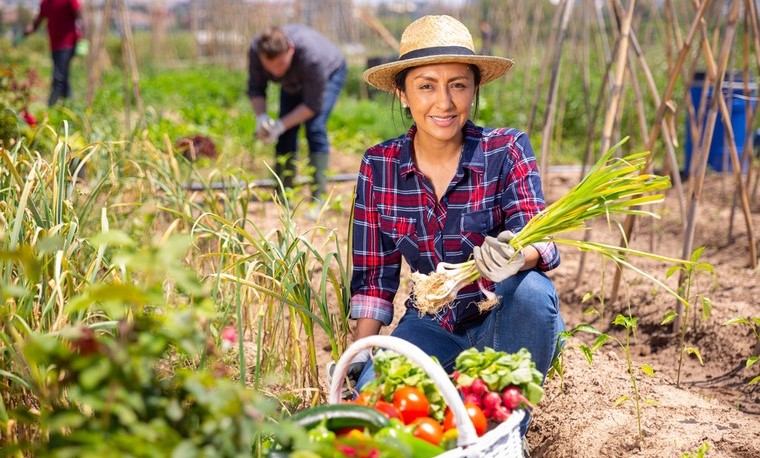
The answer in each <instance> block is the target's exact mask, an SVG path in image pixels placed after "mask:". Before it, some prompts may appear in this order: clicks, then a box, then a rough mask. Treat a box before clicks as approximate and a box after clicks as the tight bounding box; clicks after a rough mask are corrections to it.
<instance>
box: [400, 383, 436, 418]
mask: <svg viewBox="0 0 760 458" xmlns="http://www.w3.org/2000/svg"><path fill="white" fill-rule="evenodd" d="M393 405H394V406H395V407H396V408H397V409H398V410H399V412H401V418H403V420H404V424H405V425H408V424H410V423H411V422H413V421H414V420H415V419H417V418H419V417H427V416H428V411H429V410H430V403H429V402H428V400H427V398H426V397H425V393H423V392H422V391H421V390H420V389H418V388H415V387H412V386H402V387H401V388H399V389H397V390H396V392H395V393H393Z"/></svg>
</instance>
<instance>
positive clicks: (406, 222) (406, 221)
mask: <svg viewBox="0 0 760 458" xmlns="http://www.w3.org/2000/svg"><path fill="white" fill-rule="evenodd" d="M380 231H381V232H382V233H383V235H385V236H386V237H388V238H389V239H391V240H392V241H393V243H394V244H395V245H396V248H397V249H398V250H399V252H400V253H401V255H402V256H404V258H406V261H407V262H408V263H409V265H410V266H416V262H417V261H418V260H419V258H420V247H419V245H418V244H417V220H416V219H414V218H408V217H404V216H388V215H380Z"/></svg>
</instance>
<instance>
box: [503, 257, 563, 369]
mask: <svg viewBox="0 0 760 458" xmlns="http://www.w3.org/2000/svg"><path fill="white" fill-rule="evenodd" d="M495 292H496V294H497V295H498V296H500V297H501V301H500V304H499V305H498V306H497V309H495V310H494V312H495V315H496V316H495V318H494V320H495V321H496V323H495V329H494V332H495V333H496V334H495V335H494V341H495V344H496V345H497V346H499V347H501V349H503V350H505V351H508V352H510V353H513V352H516V351H518V350H519V349H520V348H523V347H525V348H527V349H528V351H530V353H531V356H532V358H533V361H534V362H535V363H536V368H537V369H538V370H539V371H541V373H542V374H544V375H545V374H546V372H547V371H548V370H549V367H550V365H551V362H552V359H553V358H554V355H555V353H556V348H557V346H556V342H557V335H558V334H559V332H560V331H561V330H563V329H564V321H563V320H562V316H561V315H560V314H559V300H558V298H557V292H556V290H555V289H554V285H553V284H552V282H551V280H550V279H549V278H548V277H547V276H546V275H545V274H544V273H543V272H539V271H537V270H529V271H525V272H520V273H518V274H517V275H515V276H513V277H510V278H508V279H506V280H504V281H503V282H501V283H500V284H498V285H496V290H495Z"/></svg>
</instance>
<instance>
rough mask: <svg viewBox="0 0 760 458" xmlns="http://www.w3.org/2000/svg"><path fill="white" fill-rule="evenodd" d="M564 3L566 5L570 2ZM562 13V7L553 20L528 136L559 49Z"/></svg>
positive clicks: (531, 113) (529, 117)
mask: <svg viewBox="0 0 760 458" xmlns="http://www.w3.org/2000/svg"><path fill="white" fill-rule="evenodd" d="M562 1H563V3H564V2H567V1H568V0H562ZM572 1H573V0H570V2H571V3H572ZM562 11H563V8H562V5H560V6H558V7H557V9H556V10H555V11H554V18H553V19H552V31H551V33H550V34H549V41H548V43H547V44H548V49H546V52H545V53H544V60H543V62H542V63H541V75H540V76H539V77H538V83H537V84H536V89H535V93H534V94H533V104H532V105H531V108H530V115H529V116H528V125H527V127H526V128H525V133H527V134H528V135H530V133H531V132H533V122H534V121H535V119H536V109H537V108H538V103H539V100H540V99H541V93H542V92H543V89H544V88H543V85H544V79H545V78H546V70H547V69H548V68H549V62H550V60H551V58H552V55H554V53H555V49H556V48H557V36H558V35H559V24H560V20H561V18H562Z"/></svg>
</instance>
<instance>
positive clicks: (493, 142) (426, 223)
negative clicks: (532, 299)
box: [351, 121, 560, 331]
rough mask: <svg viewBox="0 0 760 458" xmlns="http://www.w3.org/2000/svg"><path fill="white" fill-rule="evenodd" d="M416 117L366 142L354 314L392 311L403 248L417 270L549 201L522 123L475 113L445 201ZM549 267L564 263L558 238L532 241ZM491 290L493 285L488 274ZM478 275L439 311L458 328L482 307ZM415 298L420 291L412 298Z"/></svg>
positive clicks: (410, 303)
mask: <svg viewBox="0 0 760 458" xmlns="http://www.w3.org/2000/svg"><path fill="white" fill-rule="evenodd" d="M416 132H417V128H416V126H414V125H413V126H412V127H411V129H410V130H409V131H408V132H407V133H406V134H405V135H402V136H400V137H398V138H395V139H393V140H389V141H386V142H384V143H381V144H379V145H376V146H373V147H372V148H370V149H368V150H367V151H366V152H365V154H364V158H363V159H362V163H361V167H360V170H359V178H358V182H357V187H356V196H355V213H354V222H353V274H352V279H351V294H352V297H351V318H353V319H358V318H374V319H376V320H379V321H380V322H382V323H383V324H384V325H388V324H390V323H391V321H392V319H393V299H394V297H395V295H396V292H397V290H398V287H399V281H400V278H399V277H400V272H401V260H402V258H403V259H405V260H406V262H407V263H408V264H409V266H410V267H411V269H412V271H419V272H421V273H425V274H427V273H430V272H432V271H434V270H435V268H436V266H437V265H438V263H439V262H442V261H445V262H449V263H461V262H464V261H467V260H468V259H469V258H471V255H472V250H473V248H474V247H475V246H479V245H481V244H482V243H483V241H484V239H485V237H486V236H487V235H491V236H496V235H497V234H498V233H499V232H501V231H503V230H506V229H509V230H511V231H512V232H515V233H516V232H519V231H520V229H522V228H523V227H524V226H525V224H526V223H527V222H528V221H529V220H530V219H531V218H532V217H533V216H534V215H536V214H537V213H539V212H540V211H541V210H542V209H544V208H545V206H546V203H545V201H544V197H543V193H542V191H541V179H540V177H539V173H538V168H537V166H536V158H535V155H534V154H533V150H532V149H531V146H530V143H529V141H528V137H527V135H526V134H525V133H524V132H521V131H519V130H516V129H511V128H499V129H489V128H482V127H479V126H476V125H475V124H473V123H472V122H471V121H469V122H468V123H467V124H466V125H465V127H464V133H465V138H464V145H463V148H462V155H461V158H460V161H459V165H458V167H457V172H456V174H455V175H454V178H453V179H452V181H451V183H450V184H449V186H448V188H447V189H446V192H445V194H444V196H443V197H442V198H441V200H440V201H439V200H438V199H437V198H436V195H435V192H434V191H433V189H432V187H431V186H430V184H429V183H428V181H427V180H426V179H425V178H424V176H423V175H422V174H421V173H420V171H419V170H418V169H417V167H416V166H415V164H414V161H413V158H412V145H413V139H414V136H415V134H416ZM534 247H535V248H536V249H537V250H538V252H539V255H540V260H539V263H538V266H537V268H538V269H540V270H542V271H548V270H551V269H554V268H555V267H557V266H558V265H559V262H560V259H559V251H558V250H557V248H556V246H555V245H554V244H553V243H541V244H535V245H534ZM484 285H485V286H486V287H487V288H489V289H490V290H493V287H494V285H493V284H491V283H490V282H488V281H484ZM481 300H483V293H482V292H480V290H479V288H478V286H477V284H471V285H468V286H466V287H464V288H463V289H462V290H461V291H460V292H459V294H458V296H457V298H456V300H455V301H454V303H453V304H452V307H451V308H450V309H447V310H445V311H443V312H442V313H440V314H438V315H437V316H436V317H435V318H436V319H438V320H439V321H440V323H441V326H442V327H443V328H445V329H448V330H450V331H451V330H454V329H455V327H456V325H457V324H460V323H463V322H466V321H467V320H469V319H473V318H475V317H477V316H478V315H480V313H481V312H479V311H478V309H477V303H478V302H480V301H481ZM406 305H407V307H414V298H413V297H410V298H409V299H408V300H407V302H406Z"/></svg>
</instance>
